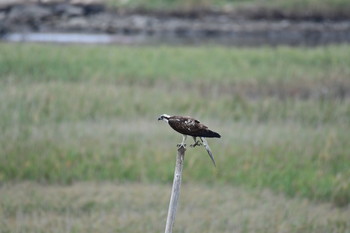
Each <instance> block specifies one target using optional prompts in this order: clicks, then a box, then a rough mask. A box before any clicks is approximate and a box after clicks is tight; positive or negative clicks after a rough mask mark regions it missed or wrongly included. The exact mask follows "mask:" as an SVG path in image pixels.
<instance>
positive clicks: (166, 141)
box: [0, 44, 350, 206]
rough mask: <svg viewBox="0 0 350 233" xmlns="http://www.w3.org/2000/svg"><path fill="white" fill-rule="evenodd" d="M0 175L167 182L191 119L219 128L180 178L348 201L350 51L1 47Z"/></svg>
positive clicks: (190, 155)
mask: <svg viewBox="0 0 350 233" xmlns="http://www.w3.org/2000/svg"><path fill="white" fill-rule="evenodd" d="M0 51H1V52H0V130H1V134H0V181H2V182H11V181H18V182H19V181H24V180H33V181H39V182H42V183H61V184H68V183H72V182H76V181H102V180H103V181H105V180H117V181H123V182H127V181H137V182H151V183H159V182H160V183H168V182H171V180H172V176H173V166H174V156H175V153H176V147H175V145H176V143H178V142H179V141H180V140H181V136H180V135H178V134H175V133H174V132H173V131H172V130H171V129H170V128H169V126H167V125H165V124H164V123H163V122H162V123H161V122H157V121H156V118H157V117H158V116H159V115H160V114H162V113H169V114H184V115H192V116H194V117H197V118H199V119H200V120H202V121H203V122H204V123H206V124H208V125H209V126H210V128H213V129H214V130H216V131H218V132H220V133H221V134H222V136H223V137H222V139H220V140H210V142H209V143H210V145H211V147H212V149H213V151H214V155H215V157H216V160H217V165H218V167H217V168H216V169H215V168H214V167H213V166H212V165H211V163H210V160H209V158H208V156H207V155H206V152H205V150H204V149H203V148H198V149H191V148H189V149H188V150H187V154H186V163H185V169H184V173H185V174H184V179H185V180H186V181H191V182H201V183H223V184H229V185H240V186H242V187H250V188H254V189H259V190H263V189H265V188H269V189H272V190H274V191H275V192H280V193H284V194H286V195H288V196H301V197H306V198H309V199H311V200H316V201H326V202H333V203H334V204H336V205H338V206H345V205H347V204H348V203H349V202H350V173H349V171H350V164H349V159H350V157H349V156H350V155H349V151H350V144H349V143H348V141H349V139H350V137H349V133H348V132H349V129H350V118H349V115H350V99H349V90H350V85H349V84H350V80H349V77H350V67H349V65H348V61H350V47H349V46H330V47H322V48H321V47H320V48H312V49H311V48H285V47H281V48H273V49H272V48H219V47H195V48H193V47H112V46H110V47H107V46H50V45H31V44H24V45H19V44H0Z"/></svg>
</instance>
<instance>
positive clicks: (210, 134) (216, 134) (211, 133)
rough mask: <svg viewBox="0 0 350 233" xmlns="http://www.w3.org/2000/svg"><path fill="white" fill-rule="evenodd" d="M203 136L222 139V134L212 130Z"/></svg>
mask: <svg viewBox="0 0 350 233" xmlns="http://www.w3.org/2000/svg"><path fill="white" fill-rule="evenodd" d="M202 136H203V137H206V138H221V135H220V134H218V133H217V132H214V131H211V130H207V132H205V134H204V135H202Z"/></svg>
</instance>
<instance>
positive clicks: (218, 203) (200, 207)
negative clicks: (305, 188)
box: [0, 177, 350, 233]
mask: <svg viewBox="0 0 350 233" xmlns="http://www.w3.org/2000/svg"><path fill="white" fill-rule="evenodd" d="M184 180H185V181H186V177H184ZM169 193H170V185H155V184H149V185H145V184H138V183H132V184H130V183H127V184H120V183H91V182H90V183H76V184H74V185H70V186H58V185H48V186H45V185H38V184H36V183H19V184H10V183H8V184H4V185H2V186H1V188H0V196H1V198H0V210H1V211H0V219H1V220H0V232H4V233H5V232H28V233H29V232H36V233H38V232H46V233H48V232H57V233H59V232H84V233H87V232H106V233H107V232H161V231H163V228H164V224H165V219H166V212H167V205H168V201H169ZM349 218H350V209H349V208H347V209H336V208H333V207H332V206H331V205H329V204H316V203H310V202H309V201H307V200H304V199H286V198H285V197H283V196H276V195H274V194H272V193H271V192H268V191H262V192H256V191H251V190H244V189H238V188H234V187H231V186H223V185H212V186H210V187H209V186H202V185H195V184H193V183H187V184H186V183H185V184H184V186H183V188H182V193H181V197H180V206H179V209H178V215H177V221H176V223H175V232H217V233H218V232H269V233H273V232H298V233H303V232H307V233H312V232H315V233H316V232H317V233H330V232H333V233H336V232H338V233H346V232H350V225H349V222H348V219H349Z"/></svg>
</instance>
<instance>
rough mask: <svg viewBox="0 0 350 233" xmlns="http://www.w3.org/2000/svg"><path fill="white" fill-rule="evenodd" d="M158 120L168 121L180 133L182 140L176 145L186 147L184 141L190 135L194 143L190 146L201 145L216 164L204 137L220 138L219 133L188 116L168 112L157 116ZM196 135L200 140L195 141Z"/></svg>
mask: <svg viewBox="0 0 350 233" xmlns="http://www.w3.org/2000/svg"><path fill="white" fill-rule="evenodd" d="M158 120H163V121H165V122H168V124H169V125H170V127H171V128H173V129H174V130H175V131H177V132H179V133H181V134H182V142H181V143H180V144H178V145H177V146H178V147H186V144H185V141H186V138H187V135H189V136H192V137H193V140H194V144H192V145H190V146H191V147H196V146H201V145H203V146H204V147H205V149H206V150H207V152H208V154H209V156H210V158H211V160H212V161H213V164H214V166H216V165H215V160H214V157H213V153H212V152H211V150H210V147H209V145H208V142H207V140H206V139H205V138H220V137H221V136H220V134H218V133H216V132H214V131H212V130H210V129H208V127H207V126H205V125H203V124H201V123H200V122H199V121H198V120H196V119H194V118H192V117H188V116H169V115H168V114H162V115H161V116H159V118H158ZM197 137H199V139H200V140H201V142H200V141H199V140H198V141H197Z"/></svg>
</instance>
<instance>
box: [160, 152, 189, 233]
mask: <svg viewBox="0 0 350 233" xmlns="http://www.w3.org/2000/svg"><path fill="white" fill-rule="evenodd" d="M185 151H186V148H185V147H183V146H181V147H179V149H178V150H177V156H176V165H175V172H174V181H173V188H172V190H171V196H170V203H169V209H168V217H167V220H166V226H165V233H172V232H173V226H174V222H175V216H176V207H177V202H178V200H179V196H180V188H181V178H182V168H183V165H184V159H185Z"/></svg>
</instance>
